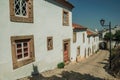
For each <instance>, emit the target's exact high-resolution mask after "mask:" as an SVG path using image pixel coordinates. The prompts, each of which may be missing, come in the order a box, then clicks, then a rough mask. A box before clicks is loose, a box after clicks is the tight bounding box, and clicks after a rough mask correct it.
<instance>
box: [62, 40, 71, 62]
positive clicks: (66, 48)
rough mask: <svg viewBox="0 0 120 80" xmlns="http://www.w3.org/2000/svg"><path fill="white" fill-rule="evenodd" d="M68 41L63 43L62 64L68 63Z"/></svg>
mask: <svg viewBox="0 0 120 80" xmlns="http://www.w3.org/2000/svg"><path fill="white" fill-rule="evenodd" d="M69 55H70V41H69V40H66V41H63V60H64V62H65V63H66V62H69V61H70V57H69Z"/></svg>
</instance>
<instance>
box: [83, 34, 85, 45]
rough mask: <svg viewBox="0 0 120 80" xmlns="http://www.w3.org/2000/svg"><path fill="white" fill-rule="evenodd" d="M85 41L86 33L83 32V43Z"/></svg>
mask: <svg viewBox="0 0 120 80" xmlns="http://www.w3.org/2000/svg"><path fill="white" fill-rule="evenodd" d="M84 42H85V34H84V33H83V43H84Z"/></svg>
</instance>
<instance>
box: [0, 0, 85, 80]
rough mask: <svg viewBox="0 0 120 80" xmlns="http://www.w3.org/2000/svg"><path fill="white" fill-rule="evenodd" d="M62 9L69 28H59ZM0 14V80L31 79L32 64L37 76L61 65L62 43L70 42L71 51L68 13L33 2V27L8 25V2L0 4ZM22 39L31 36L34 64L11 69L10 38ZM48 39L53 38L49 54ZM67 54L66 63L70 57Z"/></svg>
mask: <svg viewBox="0 0 120 80" xmlns="http://www.w3.org/2000/svg"><path fill="white" fill-rule="evenodd" d="M63 9H65V10H67V11H69V26H63V24H62V15H63V14H62V13H63ZM0 12H1V15H0V18H1V20H0V27H1V29H0V36H1V38H0V80H16V79H18V78H21V77H25V76H28V75H31V73H32V72H33V66H32V65H33V64H34V65H35V66H37V67H38V70H39V72H42V71H45V70H49V69H53V68H55V67H56V65H57V64H58V63H59V62H63V40H64V39H70V48H73V47H71V46H72V42H73V41H72V13H71V11H70V10H68V9H66V8H62V7H60V6H58V5H57V4H53V3H50V2H48V1H46V0H33V13H34V14H33V18H34V20H33V23H22V22H11V21H10V7H9V0H1V1H0ZM22 35H23V36H24V35H33V36H34V49H35V61H34V62H32V63H30V64H27V65H24V66H22V67H19V68H17V69H13V65H12V51H11V40H10V38H11V36H22ZM49 36H52V37H53V50H50V51H48V50H47V37H49ZM84 45H85V44H84ZM81 48H82V47H81ZM71 50H72V49H70V53H71V54H70V59H71V57H72V56H74V55H73V54H72V51H71ZM81 50H82V49H81ZM81 53H83V51H81Z"/></svg>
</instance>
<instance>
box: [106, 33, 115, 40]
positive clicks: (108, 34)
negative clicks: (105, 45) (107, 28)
mask: <svg viewBox="0 0 120 80" xmlns="http://www.w3.org/2000/svg"><path fill="white" fill-rule="evenodd" d="M110 37H111V39H113V34H112V33H111V36H110V33H109V32H108V33H106V34H105V35H104V39H105V40H110Z"/></svg>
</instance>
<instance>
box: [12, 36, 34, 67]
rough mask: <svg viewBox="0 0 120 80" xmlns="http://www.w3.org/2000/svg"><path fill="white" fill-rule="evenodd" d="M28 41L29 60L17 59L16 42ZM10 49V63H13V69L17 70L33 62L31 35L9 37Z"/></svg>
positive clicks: (32, 39)
mask: <svg viewBox="0 0 120 80" xmlns="http://www.w3.org/2000/svg"><path fill="white" fill-rule="evenodd" d="M28 39H29V46H30V47H29V51H30V52H29V58H25V59H21V60H19V59H18V58H17V56H16V55H17V52H16V41H18V40H28ZM11 49H12V62H13V69H17V68H19V67H22V66H24V65H27V64H29V63H32V62H34V61H35V53H34V37H33V35H27V36H11Z"/></svg>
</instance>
